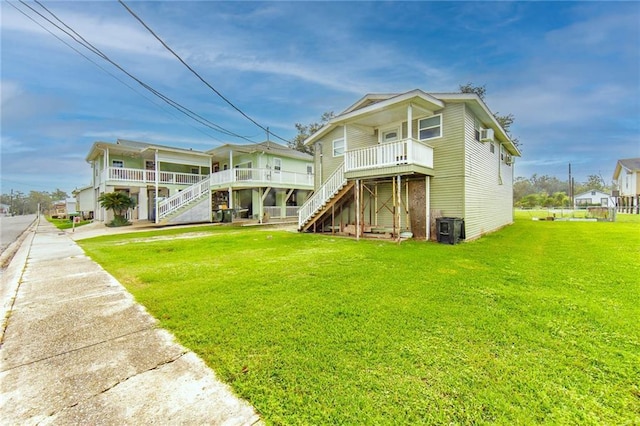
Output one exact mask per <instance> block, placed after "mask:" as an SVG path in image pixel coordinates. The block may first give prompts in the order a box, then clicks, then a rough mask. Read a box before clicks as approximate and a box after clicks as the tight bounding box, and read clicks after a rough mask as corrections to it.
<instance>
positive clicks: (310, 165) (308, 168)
mask: <svg viewBox="0 0 640 426" xmlns="http://www.w3.org/2000/svg"><path fill="white" fill-rule="evenodd" d="M307 174H308V175H312V174H313V163H307Z"/></svg>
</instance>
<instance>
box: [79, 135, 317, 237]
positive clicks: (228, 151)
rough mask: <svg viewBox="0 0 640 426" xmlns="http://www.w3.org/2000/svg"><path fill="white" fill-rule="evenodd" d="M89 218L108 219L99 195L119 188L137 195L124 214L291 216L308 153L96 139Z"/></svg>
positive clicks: (302, 194) (265, 146) (309, 175)
mask: <svg viewBox="0 0 640 426" xmlns="http://www.w3.org/2000/svg"><path fill="white" fill-rule="evenodd" d="M87 161H88V162H89V163H90V164H91V165H92V168H93V182H92V185H91V188H92V190H93V197H94V198H93V200H94V201H93V202H94V209H93V211H94V218H95V219H96V220H99V221H108V220H111V219H112V215H113V213H112V212H108V211H105V209H104V208H102V207H101V206H100V203H99V202H98V198H99V197H100V195H102V194H104V193H108V192H114V191H122V192H125V193H127V194H128V195H129V196H131V197H133V198H134V199H135V200H136V208H135V209H133V211H131V212H130V213H129V219H130V220H133V221H136V220H149V221H153V222H155V223H163V224H170V223H199V222H211V221H226V220H227V219H228V220H232V219H233V218H240V217H246V218H254V219H257V220H260V221H262V220H263V218H264V217H272V218H276V217H277V218H284V217H287V216H289V217H294V218H295V217H297V210H298V207H297V206H299V205H300V204H302V203H303V202H304V201H305V200H306V197H307V195H308V193H309V192H311V191H312V190H313V158H312V157H311V156H309V155H307V154H303V153H300V152H297V151H294V150H292V149H290V148H287V147H284V146H282V145H278V144H275V143H273V142H264V143H260V144H250V145H224V146H221V147H219V148H216V149H212V150H211V151H208V152H202V151H196V150H191V149H182V148H174V147H168V146H161V145H155V144H149V143H143V142H135V141H127V140H120V139H119V140H118V141H117V142H116V143H108V142H96V143H94V144H93V146H92V147H91V150H90V151H89V154H88V156H87Z"/></svg>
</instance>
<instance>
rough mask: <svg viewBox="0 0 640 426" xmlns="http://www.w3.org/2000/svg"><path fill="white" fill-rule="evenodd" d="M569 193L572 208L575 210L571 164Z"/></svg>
mask: <svg viewBox="0 0 640 426" xmlns="http://www.w3.org/2000/svg"><path fill="white" fill-rule="evenodd" d="M567 191H568V195H569V205H570V206H571V208H573V183H572V181H571V163H569V188H568V190H567Z"/></svg>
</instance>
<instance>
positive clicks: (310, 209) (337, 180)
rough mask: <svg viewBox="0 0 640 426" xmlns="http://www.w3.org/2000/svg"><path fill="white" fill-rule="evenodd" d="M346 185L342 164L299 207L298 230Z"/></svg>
mask: <svg viewBox="0 0 640 426" xmlns="http://www.w3.org/2000/svg"><path fill="white" fill-rule="evenodd" d="M346 183H347V180H346V179H345V177H344V163H342V164H341V165H340V167H338V168H337V169H336V171H335V172H333V174H332V175H331V176H330V177H329V179H327V181H326V182H325V183H324V185H322V186H321V187H320V188H318V190H317V191H316V192H315V193H314V194H313V195H312V196H311V197H310V198H309V199H308V200H307V201H306V202H305V203H304V204H303V205H302V206H301V207H300V210H299V211H298V229H300V228H302V227H303V226H304V224H305V223H307V221H308V220H309V219H311V218H312V217H313V215H314V214H316V213H317V212H318V211H319V210H320V209H321V208H322V206H324V205H325V204H326V202H327V201H328V200H329V199H331V197H333V196H334V195H335V194H336V193H337V192H338V191H340V189H341V188H342V187H343V186H344V185H345V184H346Z"/></svg>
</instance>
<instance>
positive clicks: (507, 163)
mask: <svg viewBox="0 0 640 426" xmlns="http://www.w3.org/2000/svg"><path fill="white" fill-rule="evenodd" d="M504 162H505V164H506V165H507V166H510V165H512V164H513V157H512V156H511V155H509V154H507V158H505V159H504Z"/></svg>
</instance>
